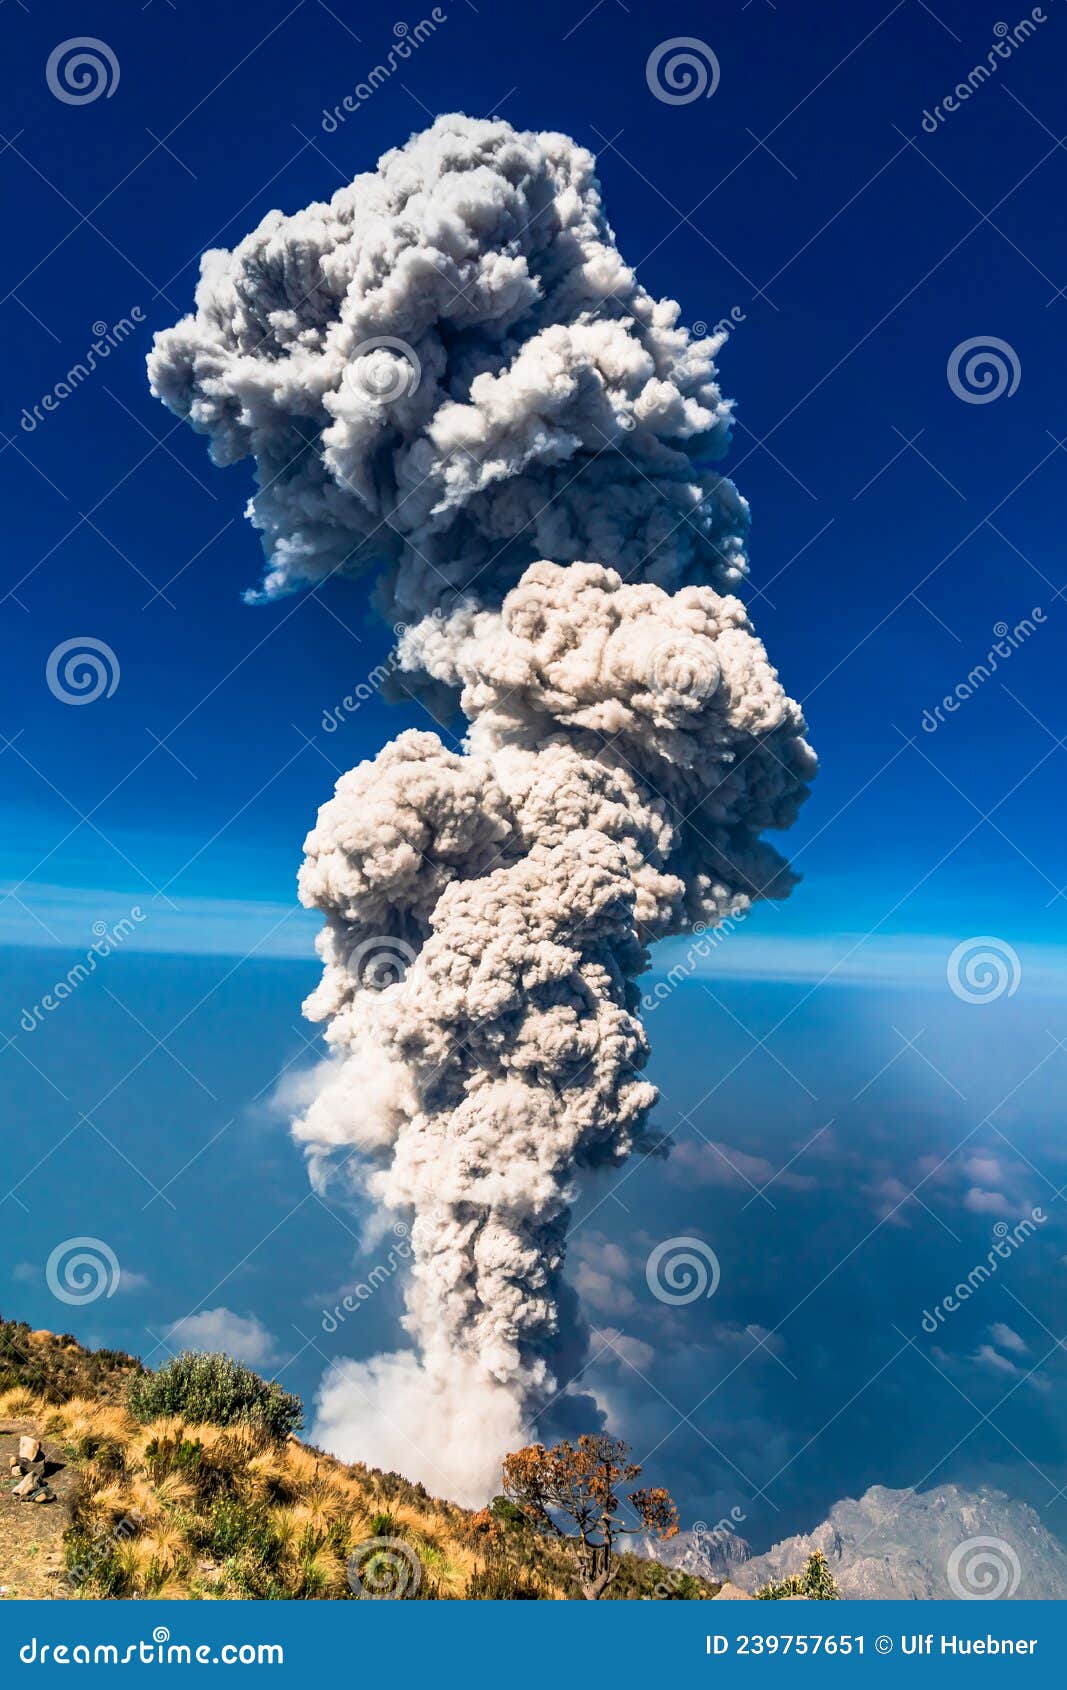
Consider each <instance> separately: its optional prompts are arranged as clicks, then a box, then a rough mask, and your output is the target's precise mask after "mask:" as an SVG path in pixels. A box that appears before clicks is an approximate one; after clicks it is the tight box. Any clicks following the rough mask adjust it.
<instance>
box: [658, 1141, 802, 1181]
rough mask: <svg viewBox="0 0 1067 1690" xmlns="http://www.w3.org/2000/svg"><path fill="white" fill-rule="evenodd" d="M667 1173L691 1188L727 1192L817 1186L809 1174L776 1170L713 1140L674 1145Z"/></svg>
mask: <svg viewBox="0 0 1067 1690" xmlns="http://www.w3.org/2000/svg"><path fill="white" fill-rule="evenodd" d="M786 1160H787V1161H788V1157H786ZM667 1170H668V1173H670V1174H671V1176H672V1177H673V1178H674V1179H675V1180H676V1181H677V1182H678V1183H680V1184H685V1185H691V1184H692V1183H693V1182H694V1181H696V1182H698V1183H699V1184H701V1185H710V1186H718V1187H721V1188H723V1189H725V1190H728V1191H751V1190H752V1189H753V1187H755V1189H756V1190H762V1188H763V1187H764V1186H765V1185H771V1184H773V1185H775V1186H776V1187H778V1189H780V1190H781V1189H784V1190H787V1191H810V1190H812V1188H813V1187H814V1186H815V1185H816V1183H817V1181H816V1180H814V1179H813V1178H812V1177H811V1175H810V1174H798V1173H795V1172H793V1171H792V1170H791V1169H789V1168H779V1167H775V1165H774V1163H773V1162H768V1161H767V1159H766V1157H765V1156H751V1155H749V1153H748V1151H746V1150H738V1148H737V1146H736V1145H733V1144H721V1143H716V1142H714V1141H713V1140H708V1141H707V1142H704V1143H693V1141H692V1140H690V1139H686V1140H684V1141H683V1142H682V1143H681V1144H676V1145H673V1146H672V1148H671V1154H670V1158H669V1160H668V1163H667Z"/></svg>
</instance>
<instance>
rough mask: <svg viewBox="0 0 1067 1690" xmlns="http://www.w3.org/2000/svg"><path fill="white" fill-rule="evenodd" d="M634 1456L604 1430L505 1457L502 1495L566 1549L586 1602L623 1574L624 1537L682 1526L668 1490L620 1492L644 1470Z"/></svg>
mask: <svg viewBox="0 0 1067 1690" xmlns="http://www.w3.org/2000/svg"><path fill="white" fill-rule="evenodd" d="M629 1455H630V1448H629V1445H628V1444H625V1443H622V1442H619V1441H616V1440H614V1439H612V1438H609V1437H607V1436H606V1435H605V1434H604V1433H598V1434H597V1435H596V1436H595V1437H591V1436H589V1435H585V1436H583V1437H580V1438H579V1439H578V1442H577V1443H576V1444H571V1443H569V1442H568V1441H566V1440H564V1441H563V1442H562V1443H558V1444H553V1445H552V1448H551V1449H546V1448H545V1446H544V1444H530V1445H529V1446H528V1447H527V1448H526V1449H520V1450H516V1452H515V1454H514V1455H508V1456H505V1458H504V1468H503V1485H504V1495H505V1496H507V1497H509V1498H510V1499H511V1501H512V1502H514V1503H516V1504H517V1506H518V1507H519V1508H521V1509H522V1512H523V1513H524V1515H525V1516H526V1518H527V1520H529V1521H530V1523H531V1525H533V1526H535V1527H536V1528H537V1529H538V1531H542V1532H545V1533H548V1534H552V1535H554V1536H555V1537H557V1538H560V1539H561V1540H562V1542H564V1543H565V1544H566V1545H567V1546H568V1548H569V1549H570V1551H571V1553H572V1554H573V1556H574V1559H575V1562H576V1565H577V1569H578V1582H579V1584H580V1585H581V1590H582V1595H583V1596H584V1597H585V1599H586V1601H587V1602H598V1601H599V1600H600V1598H601V1597H602V1596H603V1594H604V1592H605V1590H606V1589H607V1588H608V1586H609V1584H611V1582H612V1580H613V1579H614V1578H615V1577H616V1576H617V1574H618V1571H619V1559H618V1549H617V1545H618V1542H619V1539H620V1538H621V1537H623V1536H625V1535H627V1534H629V1533H633V1532H651V1533H652V1534H653V1535H654V1536H656V1537H673V1536H674V1534H675V1532H676V1531H677V1530H678V1510H677V1508H676V1507H675V1506H674V1503H673V1502H672V1501H671V1498H670V1496H669V1495H668V1493H667V1492H666V1491H665V1490H647V1489H646V1490H632V1491H630V1492H629V1493H628V1495H627V1496H626V1498H625V1499H623V1498H622V1497H621V1496H620V1490H621V1487H622V1486H623V1485H627V1484H631V1483H632V1482H633V1480H634V1479H636V1478H639V1477H640V1474H641V1469H640V1467H638V1466H637V1465H636V1464H635V1463H634V1462H632V1461H630V1459H629ZM624 1500H625V1502H628V1503H629V1505H630V1509H631V1511H632V1520H631V1523H630V1524H627V1523H626V1521H625V1520H624V1518H623V1507H624Z"/></svg>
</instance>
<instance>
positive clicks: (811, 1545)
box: [693, 1485, 1067, 1601]
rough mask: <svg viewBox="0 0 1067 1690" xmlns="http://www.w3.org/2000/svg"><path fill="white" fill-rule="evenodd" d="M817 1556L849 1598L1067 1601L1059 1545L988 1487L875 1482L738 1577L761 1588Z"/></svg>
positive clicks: (1066, 1572)
mask: <svg viewBox="0 0 1067 1690" xmlns="http://www.w3.org/2000/svg"><path fill="white" fill-rule="evenodd" d="M976 1540H979V1541H976ZM981 1540H984V1541H981ZM816 1549H821V1550H822V1552H823V1554H824V1555H825V1556H826V1559H827V1561H828V1563H829V1566H830V1571H831V1572H832V1573H833V1576H834V1579H835V1580H836V1582H837V1587H838V1589H839V1590H840V1592H841V1595H842V1596H844V1597H850V1598H853V1599H856V1598H860V1599H868V1600H874V1599H879V1598H881V1599H890V1600H893V1599H896V1600H898V1601H899V1600H929V1599H932V1598H949V1599H952V1598H955V1599H958V1598H959V1597H960V1595H961V1591H965V1592H966V1593H967V1594H969V1595H972V1596H979V1597H982V1596H985V1597H993V1596H998V1597H1001V1598H1003V1599H1007V1598H1009V1597H1010V1598H1012V1599H1014V1600H1016V1601H1022V1600H1026V1599H1030V1600H1037V1601H1063V1600H1064V1599H1067V1551H1065V1550H1064V1547H1063V1545H1062V1544H1061V1543H1060V1542H1059V1541H1058V1539H1056V1538H1055V1537H1053V1535H1052V1533H1051V1532H1050V1531H1048V1529H1047V1528H1046V1527H1045V1526H1044V1525H1043V1524H1042V1522H1041V1520H1040V1519H1039V1517H1038V1515H1037V1514H1035V1513H1034V1510H1033V1509H1032V1508H1029V1507H1027V1505H1026V1504H1025V1503H1022V1502H1013V1501H1012V1499H1011V1498H1010V1497H1008V1496H1005V1495H1004V1493H1003V1492H1002V1491H997V1490H992V1489H989V1488H987V1487H984V1486H983V1487H982V1488H981V1489H980V1490H975V1491H967V1490H961V1489H960V1488H959V1486H957V1485H938V1486H937V1487H936V1488H935V1489H934V1490H929V1491H922V1492H916V1491H910V1490H887V1489H886V1487H885V1486H884V1485H872V1487H871V1489H870V1490H869V1491H867V1492H866V1494H865V1495H864V1496H862V1497H860V1498H859V1500H858V1501H854V1500H853V1499H851V1498H846V1499H845V1500H844V1501H842V1502H837V1503H835V1504H834V1506H833V1508H831V1510H830V1513H829V1515H828V1517H827V1518H826V1519H825V1520H824V1521H823V1522H822V1524H821V1525H819V1526H816V1527H815V1529H814V1531H812V1532H808V1533H802V1534H800V1535H799V1536H797V1537H791V1538H786V1539H785V1540H784V1541H783V1542H782V1543H778V1544H775V1546H774V1548H773V1549H770V1550H768V1552H767V1553H766V1554H765V1555H757V1556H752V1557H746V1558H745V1560H744V1561H743V1563H741V1564H740V1565H739V1566H738V1568H737V1569H736V1571H735V1577H736V1578H737V1579H738V1581H739V1582H740V1583H741V1584H743V1585H744V1586H745V1587H746V1588H747V1589H749V1590H757V1589H758V1588H759V1587H760V1585H763V1584H766V1583H767V1582H768V1580H770V1579H782V1578H789V1577H790V1576H791V1575H793V1574H795V1573H800V1572H803V1570H804V1567H805V1564H806V1563H807V1560H808V1557H809V1555H811V1554H812V1552H813V1551H814V1550H816ZM693 1570H694V1571H695V1570H697V1569H695V1568H694V1569H693Z"/></svg>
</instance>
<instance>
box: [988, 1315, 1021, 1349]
mask: <svg viewBox="0 0 1067 1690" xmlns="http://www.w3.org/2000/svg"><path fill="white" fill-rule="evenodd" d="M989 1336H990V1337H991V1338H992V1340H993V1342H994V1344H996V1346H997V1348H998V1349H1000V1350H1011V1351H1013V1352H1014V1354H1015V1355H1026V1353H1027V1349H1028V1346H1027V1344H1026V1342H1025V1341H1024V1340H1023V1339H1022V1338H1020V1336H1019V1334H1018V1333H1017V1332H1013V1331H1012V1329H1011V1327H1010V1326H1006V1325H1005V1324H1004V1322H1003V1321H1002V1320H997V1321H994V1322H993V1325H992V1326H991V1327H990V1328H989Z"/></svg>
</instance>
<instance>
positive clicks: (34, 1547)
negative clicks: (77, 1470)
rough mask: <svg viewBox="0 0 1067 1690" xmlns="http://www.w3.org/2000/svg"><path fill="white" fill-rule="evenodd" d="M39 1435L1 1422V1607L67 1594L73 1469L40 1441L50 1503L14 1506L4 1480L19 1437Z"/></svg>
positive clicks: (20, 1424)
mask: <svg viewBox="0 0 1067 1690" xmlns="http://www.w3.org/2000/svg"><path fill="white" fill-rule="evenodd" d="M23 1433H29V1434H30V1435H31V1436H34V1437H36V1436H37V1431H36V1428H35V1427H34V1426H32V1425H31V1424H30V1423H29V1422H28V1421H25V1422H21V1421H18V1420H2V1421H0V1601H7V1600H9V1599H13V1598H15V1597H23V1598H29V1599H31V1600H37V1601H46V1600H48V1599H55V1598H56V1597H64V1596H66V1595H67V1594H68V1592H67V1590H66V1588H65V1586H64V1584H63V1579H62V1573H63V1570H64V1569H63V1533H64V1531H65V1529H66V1525H67V1508H66V1502H67V1497H68V1496H69V1494H70V1492H71V1489H72V1488H73V1485H74V1479H75V1474H74V1469H73V1467H70V1466H67V1465H65V1464H64V1463H63V1462H62V1461H61V1459H60V1457H59V1455H58V1453H57V1452H56V1450H55V1449H54V1448H53V1447H52V1446H51V1445H50V1444H49V1443H48V1442H47V1440H42V1442H43V1447H44V1453H45V1455H46V1456H47V1457H48V1460H49V1463H50V1467H49V1471H48V1475H47V1478H48V1483H49V1485H50V1486H51V1488H52V1489H53V1490H54V1491H55V1493H56V1500H55V1501H54V1502H46V1503H33V1502H17V1501H16V1500H15V1498H14V1497H13V1496H12V1494H11V1492H12V1490H13V1489H14V1487H15V1484H16V1483H17V1480H15V1479H9V1478H8V1467H9V1459H8V1458H9V1456H12V1455H15V1454H17V1452H18V1444H19V1437H20V1436H21V1435H22V1434H23Z"/></svg>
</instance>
